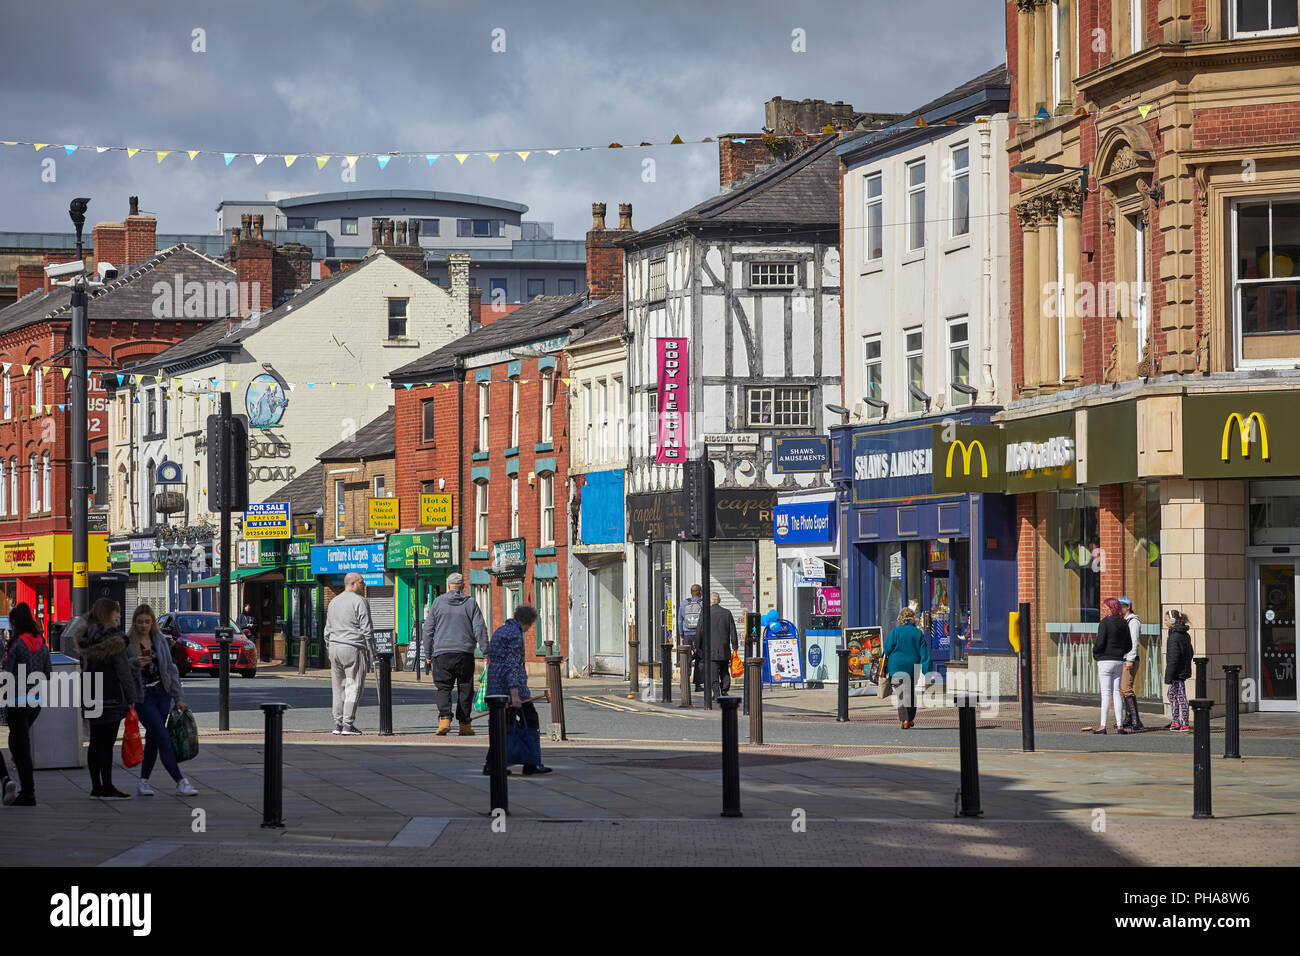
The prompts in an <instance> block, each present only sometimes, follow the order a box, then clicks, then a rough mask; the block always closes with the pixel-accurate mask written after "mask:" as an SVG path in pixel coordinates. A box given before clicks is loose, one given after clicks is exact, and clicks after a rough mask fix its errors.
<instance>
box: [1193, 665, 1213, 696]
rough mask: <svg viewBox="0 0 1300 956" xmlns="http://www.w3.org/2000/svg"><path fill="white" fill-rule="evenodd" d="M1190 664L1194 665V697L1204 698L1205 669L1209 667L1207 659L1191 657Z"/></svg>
mask: <svg viewBox="0 0 1300 956" xmlns="http://www.w3.org/2000/svg"><path fill="white" fill-rule="evenodd" d="M1192 663H1193V664H1195V665H1196V696H1197V697H1201V698H1203V697H1205V668H1206V667H1208V666H1209V663H1210V659H1209V658H1208V657H1193V658H1192Z"/></svg>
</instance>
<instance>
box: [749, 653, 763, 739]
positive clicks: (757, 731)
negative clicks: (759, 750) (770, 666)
mask: <svg viewBox="0 0 1300 956" xmlns="http://www.w3.org/2000/svg"><path fill="white" fill-rule="evenodd" d="M745 699H746V700H747V701H748V702H749V742H750V743H751V744H761V743H762V742H763V658H761V657H747V658H745Z"/></svg>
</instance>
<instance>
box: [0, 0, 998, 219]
mask: <svg viewBox="0 0 1300 956" xmlns="http://www.w3.org/2000/svg"><path fill="white" fill-rule="evenodd" d="M7 6H8V7H10V8H12V9H6V10H5V11H4V12H3V13H0V18H3V19H2V20H0V71H3V72H2V73H0V76H3V82H2V83H0V140H27V141H33V140H34V141H37V142H46V141H52V142H58V143H79V144H100V145H131V146H142V147H160V148H171V149H175V150H178V151H179V150H183V149H187V148H188V149H196V148H203V149H213V150H237V151H247V152H263V151H276V152H301V153H303V157H302V158H301V159H299V160H298V161H297V162H296V163H295V164H294V166H293V167H292V168H290V169H286V168H285V166H284V163H283V162H282V161H281V160H279V159H271V158H268V159H267V160H266V161H265V162H264V163H263V164H262V165H261V166H255V165H254V164H253V161H252V160H251V159H250V158H248V157H240V158H239V159H236V160H235V162H234V164H233V165H231V166H230V167H228V168H227V167H225V166H224V165H223V163H222V160H221V158H220V157H219V156H212V155H206V156H201V157H200V158H199V160H198V161H196V162H191V161H190V160H189V159H188V158H187V157H186V156H185V155H184V154H183V153H180V152H176V153H173V154H172V155H171V156H169V157H168V158H167V160H166V161H165V162H164V163H163V164H162V165H161V166H160V165H158V164H157V162H156V161H155V159H154V156H153V155H152V154H144V153H140V154H137V155H136V157H135V158H134V159H130V160H128V159H127V158H126V156H125V154H124V153H120V152H114V153H107V154H103V155H97V154H95V153H94V151H93V150H92V151H83V152H78V153H77V154H75V155H73V156H64V154H63V151H62V150H61V149H59V150H57V151H42V152H40V153H36V152H35V151H33V150H31V149H30V148H26V149H17V148H14V147H4V148H0V230H60V231H62V230H66V229H67V228H68V222H67V215H66V209H67V202H68V199H69V198H70V197H72V196H74V195H86V196H91V197H93V203H92V205H91V220H92V221H99V220H101V219H118V218H121V216H122V215H124V214H125V212H126V197H127V196H128V195H135V194H138V195H139V196H140V197H141V205H142V207H143V208H144V209H145V210H147V211H149V212H152V213H154V214H155V215H157V216H158V219H159V230H160V231H161V232H210V231H212V230H213V229H214V228H215V224H216V214H215V211H214V210H215V207H216V205H217V202H218V201H219V200H220V199H223V198H224V199H256V198H261V197H262V196H263V195H264V194H265V193H266V192H267V191H268V190H276V189H288V190H295V191H332V190H337V189H345V188H401V187H411V188H425V189H443V190H449V191H454V192H466V193H474V194H479V195H486V196H495V197H500V198H504V199H512V200H516V201H519V202H524V203H526V204H528V206H529V207H530V209H529V212H528V213H527V217H528V218H530V219H544V220H553V221H554V222H555V223H556V234H557V236H560V237H569V238H573V237H580V236H581V235H582V234H583V233H584V232H585V231H586V229H587V227H588V223H589V221H590V219H589V209H590V203H591V202H593V201H605V202H607V203H610V204H611V209H612V208H613V204H615V203H618V202H627V201H630V202H632V203H633V204H634V210H635V211H634V222H635V225H636V226H638V227H646V226H650V225H653V224H654V223H656V222H659V221H661V220H663V219H666V218H668V217H669V216H670V215H672V214H673V213H675V212H677V211H678V210H680V209H682V208H684V207H686V206H689V205H691V204H693V203H695V202H698V201H699V200H701V199H703V198H705V197H707V196H709V195H712V194H713V193H715V192H716V191H717V189H716V187H717V147H716V146H713V145H711V144H706V145H702V146H688V147H675V148H671V149H668V148H663V149H656V150H640V149H627V150H622V151H619V150H615V151H601V150H593V151H590V152H583V153H561V154H559V155H558V156H555V157H551V156H548V155H545V154H541V155H538V154H536V153H535V154H534V155H533V156H531V157H530V158H529V160H528V162H527V163H526V164H523V163H521V162H520V161H519V159H518V157H516V156H514V155H512V154H506V155H503V156H502V157H501V158H500V159H498V160H497V162H496V163H495V164H494V163H490V162H489V161H488V160H487V159H486V158H485V157H481V156H476V157H472V158H470V159H469V160H467V161H466V163H465V164H464V165H463V166H461V165H458V164H457V163H456V160H455V159H454V158H453V157H452V156H451V155H449V154H450V153H451V152H452V151H453V149H455V148H458V147H460V148H466V149H498V148H499V149H502V150H506V149H534V150H542V149H545V148H547V147H554V146H565V145H576V144H583V145H601V146H603V145H606V144H608V143H609V142H611V141H617V142H621V143H625V144H626V143H638V142H640V141H641V140H651V141H667V140H669V139H671V138H672V136H673V135H674V134H676V133H680V134H681V135H682V136H683V137H686V138H699V137H703V136H715V135H717V134H718V133H722V132H741V131H754V130H757V129H758V128H759V127H760V126H761V125H762V121H763V103H764V101H765V100H767V99H769V98H770V97H772V96H784V97H786V98H790V99H802V98H805V97H815V98H821V99H828V100H844V101H845V102H847V103H851V104H853V106H854V107H856V108H857V109H860V110H868V109H870V110H887V111H899V112H901V111H904V110H908V109H910V108H912V107H915V106H918V105H920V104H921V103H924V102H926V101H927V100H929V99H931V98H933V97H934V96H937V95H938V94H940V93H942V92H944V91H945V90H947V89H950V88H951V87H953V86H956V85H957V84H958V83H961V82H963V81H965V80H967V79H970V78H971V77H973V76H975V75H977V74H979V73H980V72H982V71H984V70H985V69H987V68H988V67H990V66H992V65H993V64H995V63H997V62H999V61H1001V60H1002V59H1003V57H1004V52H1003V42H1004V30H1003V20H1002V17H1003V12H1002V11H1003V6H1002V4H1001V3H995V2H991V0H983V2H962V0H946V2H941V0H914V2H857V3H843V4H841V3H812V4H808V5H806V6H800V5H797V4H792V3H774V2H752V0H726V2H699V0H694V2H677V0H669V2H663V0H660V2H656V3H653V4H645V5H642V4H632V3H621V2H617V0H604V2H590V3H588V2H569V3H560V2H550V3H490V4H489V3H455V4H452V3H437V4H434V3H422V2H410V0H408V2H404V3H397V2H388V0H352V2H344V0H325V2H317V3H310V4H307V3H296V2H295V3H289V2H275V0H258V2H241V0H235V2H225V3H223V4H221V5H201V6H200V5H195V6H194V8H193V9H188V5H186V4H177V3H166V4H163V3H141V2H124V3H113V4H94V5H84V6H83V5H78V4H71V5H69V4H53V3H42V4H25V5H22V7H20V8H19V7H17V6H16V5H14V4H9V5H7ZM196 28H201V29H203V30H204V31H206V46H207V52H205V53H194V52H192V51H191V44H192V39H191V34H192V31H193V30H194V29H196ZM496 29H501V30H504V31H505V34H504V36H505V44H506V52H504V53H494V52H492V50H491V44H492V40H493V31H494V30H496ZM795 29H801V30H803V31H805V32H806V37H807V41H806V42H807V52H805V53H795V52H793V51H792V50H791V43H792V39H791V32H792V31H793V30H795ZM389 149H394V150H402V151H419V152H425V151H431V152H440V153H443V154H444V155H443V156H442V158H441V159H439V160H438V161H437V162H436V164H435V165H434V166H433V167H432V168H430V167H429V166H428V165H427V164H426V163H425V161H424V160H423V159H418V161H415V162H411V163H408V162H407V161H406V159H404V158H397V159H394V160H393V161H392V162H391V163H390V164H389V166H388V168H387V169H386V170H382V171H381V170H380V169H379V168H378V166H377V164H376V163H375V161H374V160H373V159H370V160H361V161H359V162H358V165H357V182H356V183H355V185H353V184H345V183H343V182H342V180H341V178H340V163H341V157H342V156H343V155H344V154H348V153H356V152H361V151H382V150H389ZM313 152H321V153H329V154H331V155H332V156H333V157H334V158H333V159H332V160H331V162H330V164H329V165H327V166H326V167H325V169H324V170H322V171H318V170H317V168H316V163H315V161H314V160H313V159H312V158H311V156H310V155H307V154H309V153H313ZM49 156H53V158H54V159H55V161H56V163H57V182H55V183H53V184H50V183H43V182H42V181H41V178H40V173H41V165H40V161H41V159H42V158H45V157H49ZM646 156H652V157H653V158H654V159H655V161H656V164H657V169H656V180H655V182H653V183H646V182H643V181H642V160H643V159H644V158H645V157H646Z"/></svg>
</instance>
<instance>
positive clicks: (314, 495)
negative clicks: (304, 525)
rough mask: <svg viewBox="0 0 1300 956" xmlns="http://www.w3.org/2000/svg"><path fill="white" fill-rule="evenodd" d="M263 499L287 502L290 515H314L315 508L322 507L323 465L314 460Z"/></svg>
mask: <svg viewBox="0 0 1300 956" xmlns="http://www.w3.org/2000/svg"><path fill="white" fill-rule="evenodd" d="M265 501H268V502H269V501H287V502H289V514H290V515H314V514H315V513H316V509H317V508H321V507H324V502H325V466H324V465H322V464H321V463H320V462H316V464H314V465H312V466H311V467H310V468H308V469H307V470H306V471H304V472H303V473H302V474H301V475H299V476H298V477H297V478H295V479H294V480H293V481H291V482H289V483H288V484H287V485H281V486H280V489H279V490H278V491H275V492H272V493H271V495H270V496H269V497H267V498H266V499H265Z"/></svg>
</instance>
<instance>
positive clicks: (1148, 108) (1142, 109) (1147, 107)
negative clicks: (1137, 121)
mask: <svg viewBox="0 0 1300 956" xmlns="http://www.w3.org/2000/svg"><path fill="white" fill-rule="evenodd" d="M1152 109H1154V107H1153V106H1152V105H1151V104H1150V103H1143V104H1142V105H1141V106H1139V107H1138V112H1139V113H1141V114H1142V118H1143V119H1146V118H1147V114H1148V113H1150V112H1151V110H1152Z"/></svg>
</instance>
